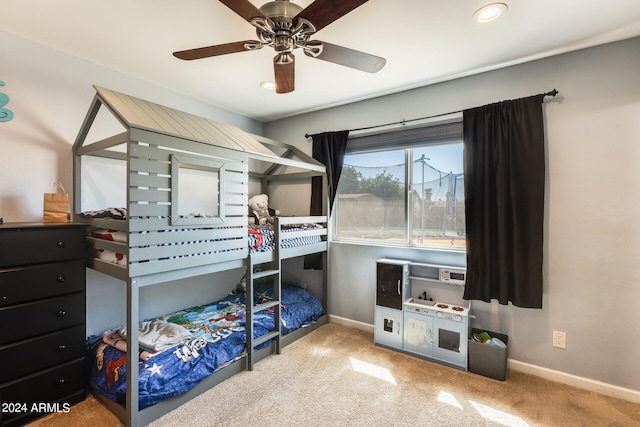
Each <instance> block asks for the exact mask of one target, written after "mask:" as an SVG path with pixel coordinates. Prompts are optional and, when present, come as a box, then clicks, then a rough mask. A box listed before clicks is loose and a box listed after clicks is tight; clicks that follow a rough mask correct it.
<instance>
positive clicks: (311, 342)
mask: <svg viewBox="0 0 640 427" xmlns="http://www.w3.org/2000/svg"><path fill="white" fill-rule="evenodd" d="M32 425H33V426H47V427H49V426H65V427H74V426H83V427H85V426H100V427H103V426H119V425H121V424H120V423H119V421H118V420H117V419H116V418H115V416H113V414H111V413H110V412H109V411H108V410H107V409H106V408H104V407H103V406H102V405H101V404H100V403H98V402H97V401H96V400H95V399H94V398H93V397H92V396H90V397H89V398H87V400H86V401H84V402H82V403H80V404H78V405H76V406H74V407H72V408H71V411H70V412H69V413H67V414H53V415H50V416H48V417H45V418H42V419H40V420H38V421H37V422H35V423H33V424H32ZM179 425H188V426H225V427H234V426H243V427H246V426H265V427H266V426H282V425H290V426H390V425H393V426H412V425H427V426H512V427H515V426H554V427H555V426H635V425H640V404H636V403H632V402H628V401H625V400H620V399H615V398H612V397H608V396H604V395H601V394H597V393H594V392H589V391H585V390H581V389H578V388H574V387H570V386H566V385H563V384H559V383H555V382H551V381H547V380H543V379H541V378H538V377H535V376H531V375H527V374H523V373H519V372H515V371H510V372H509V373H508V376H507V380H506V381H498V380H494V379H491V378H486V377H483V376H480V375H476V374H473V373H470V372H462V371H459V370H456V369H452V368H448V367H445V366H441V365H439V364H436V363H432V362H429V361H425V360H422V359H418V358H415V357H412V356H409V355H405V354H402V353H398V352H395V351H392V350H388V349H385V348H381V347H378V346H375V345H373V336H372V334H369V333H366V332H362V331H359V330H355V329H351V328H347V327H345V326H341V325H337V324H328V325H325V326H322V327H321V328H319V329H318V330H317V331H315V332H313V333H312V334H309V335H307V336H306V337H304V338H302V339H300V340H298V341H296V342H295V343H293V344H291V345H289V346H287V347H285V348H284V349H283V350H282V354H281V355H279V356H270V357H267V358H266V359H264V360H262V361H261V362H258V363H257V364H256V366H255V370H254V371H252V372H248V371H246V372H242V373H240V374H238V375H235V376H233V377H232V378H230V379H229V380H227V381H225V382H223V383H222V384H219V385H218V386H216V387H214V388H213V389H211V390H209V391H207V392H206V393H203V394H202V395H200V396H198V397H197V398H196V399H193V400H191V401H190V402H188V403H186V404H185V405H183V406H181V407H180V408H178V409H176V410H175V411H173V412H171V413H169V414H167V415H165V416H164V417H162V418H160V419H158V420H156V421H154V422H153V423H152V424H151V426H153V427H165V426H167V427H169V426H170V427H174V426H179Z"/></svg>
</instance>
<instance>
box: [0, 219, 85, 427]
mask: <svg viewBox="0 0 640 427" xmlns="http://www.w3.org/2000/svg"><path fill="white" fill-rule="evenodd" d="M84 233H85V228H84V226H83V225H81V224H42V223H5V224H0V403H1V405H2V408H1V409H2V413H1V417H2V418H1V420H0V425H21V424H24V423H25V422H26V421H28V420H31V419H34V418H37V417H39V416H43V415H47V414H49V413H51V412H68V411H69V408H70V406H71V405H73V404H75V403H77V402H80V401H82V400H84V398H85V396H86V395H85V382H84V375H83V370H84V358H85V319H86V308H85V306H86V302H85V287H86V273H85V265H84V245H85V243H84V242H85V236H84Z"/></svg>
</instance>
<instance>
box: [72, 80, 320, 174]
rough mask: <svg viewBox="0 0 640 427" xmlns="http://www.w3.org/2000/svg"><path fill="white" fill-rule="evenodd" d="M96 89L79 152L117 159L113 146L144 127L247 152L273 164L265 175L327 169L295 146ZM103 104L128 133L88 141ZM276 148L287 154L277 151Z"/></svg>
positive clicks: (77, 147)
mask: <svg viewBox="0 0 640 427" xmlns="http://www.w3.org/2000/svg"><path fill="white" fill-rule="evenodd" d="M94 88H95V89H96V95H95V97H94V100H93V102H92V104H91V107H90V108H89V111H88V112H87V116H86V118H85V120H84V123H83V124H82V127H81V129H80V132H79V134H78V137H77V139H76V141H75V143H74V146H73V147H74V154H75V155H83V154H95V155H101V156H107V157H114V158H117V157H118V154H117V152H115V151H113V150H109V149H113V148H114V147H116V146H118V145H121V144H123V143H125V142H127V138H128V132H127V131H128V130H130V129H140V130H145V131H150V132H156V133H159V134H163V135H169V136H174V137H178V138H183V139H186V140H189V141H195V142H198V143H203V144H208V145H212V146H215V147H222V148H226V149H229V150H234V151H239V152H244V153H246V154H247V155H248V158H249V159H252V160H258V161H265V162H269V163H273V164H274V165H273V166H272V167H270V168H269V169H268V170H267V172H265V175H269V174H274V173H275V172H276V170H278V169H280V167H285V166H290V167H294V168H302V169H304V170H306V171H312V172H316V173H317V172H319V173H325V171H326V168H325V166H324V165H322V164H321V163H320V162H318V161H317V160H315V159H313V158H312V157H311V156H309V155H308V154H306V153H304V152H303V151H301V150H299V149H297V148H296V147H294V146H292V145H289V144H285V143H281V142H278V141H274V140H272V139H269V138H265V137H262V136H258V135H253V134H250V133H247V132H245V131H243V130H241V129H239V128H236V127H234V126H230V125H226V124H224V123H219V122H216V121H214V120H211V119H207V118H204V117H200V116H197V115H195V114H190V113H186V112H184V111H180V110H176V109H174V108H170V107H167V106H164V105H160V104H156V103H153V102H150V101H146V100H143V99H140V98H136V97H133V96H130V95H125V94H123V93H120V92H116V91H113V90H110V89H105V88H102V87H99V86H94ZM102 106H105V107H106V108H107V110H108V111H109V112H110V113H111V115H112V116H113V117H114V118H115V119H117V121H118V122H120V124H121V125H122V126H123V127H124V128H125V132H123V133H119V134H117V135H113V136H110V137H107V138H104V139H101V140H98V141H96V142H93V143H89V144H87V136H88V135H89V133H90V131H91V128H92V126H94V122H95V120H96V117H97V115H98V112H99V110H100V108H101V107H102ZM276 151H284V153H283V154H277V152H276Z"/></svg>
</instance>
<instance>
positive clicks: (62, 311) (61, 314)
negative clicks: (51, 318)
mask: <svg viewBox="0 0 640 427" xmlns="http://www.w3.org/2000/svg"><path fill="white" fill-rule="evenodd" d="M66 315H67V312H66V311H64V310H58V312H57V313H56V316H58V317H64V316H66Z"/></svg>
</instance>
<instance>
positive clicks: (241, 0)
mask: <svg viewBox="0 0 640 427" xmlns="http://www.w3.org/2000/svg"><path fill="white" fill-rule="evenodd" d="M220 2H221V3H222V4H224V5H225V6H227V7H228V8H229V9H231V10H233V11H234V12H235V13H237V14H238V15H240V16H241V17H242V18H243V19H244V20H245V21H247V22H251V19H253V18H264V17H265V16H264V15H263V14H262V12H260V11H259V10H258V8H257V7H255V6H254V5H252V4H251V2H249V0H220Z"/></svg>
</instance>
